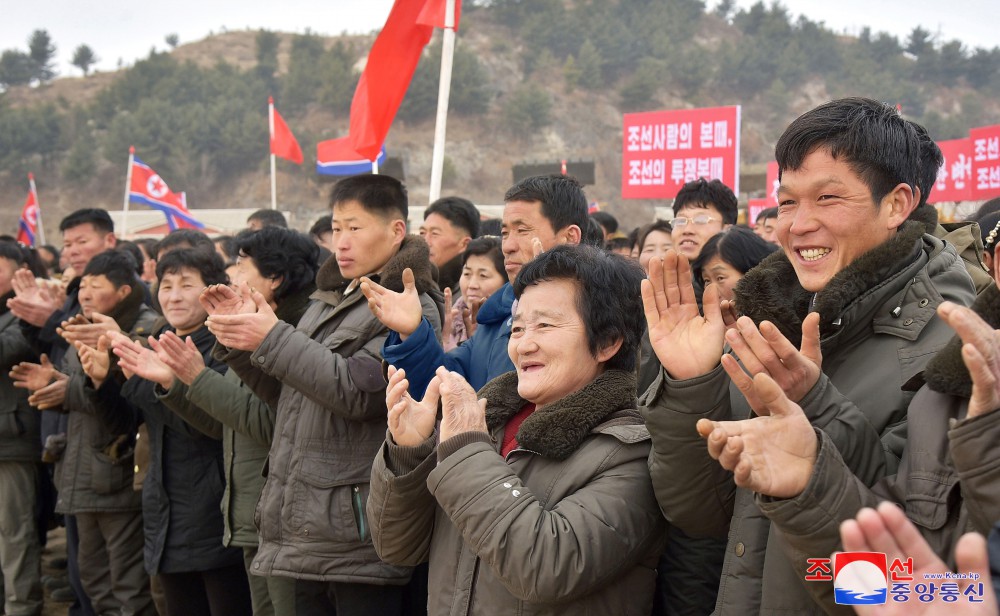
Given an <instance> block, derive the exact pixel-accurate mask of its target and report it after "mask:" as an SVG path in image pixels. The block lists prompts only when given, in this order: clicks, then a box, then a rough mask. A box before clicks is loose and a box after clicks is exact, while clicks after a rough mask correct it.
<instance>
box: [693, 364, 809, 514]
mask: <svg viewBox="0 0 1000 616" xmlns="http://www.w3.org/2000/svg"><path fill="white" fill-rule="evenodd" d="M750 387H751V394H752V395H753V397H754V399H755V400H757V401H758V403H759V404H760V405H761V407H760V410H759V411H758V414H760V415H761V416H760V417H754V418H752V419H744V420H742V421H710V420H708V419H700V420H698V424H697V429H698V433H699V434H700V435H701V436H702V437H704V438H705V439H706V441H707V442H708V453H709V455H711V456H712V458H714V459H716V460H718V461H719V464H721V465H722V467H723V468H725V469H726V470H730V471H732V472H733V478H734V480H735V481H736V485H738V486H740V487H741V488H747V489H749V490H752V491H754V492H758V493H760V494H765V495H767V496H773V497H775V498H793V497H795V496H798V495H799V494H801V493H802V491H803V490H805V487H806V485H807V484H808V483H809V477H810V476H811V475H812V471H813V467H814V466H815V464H816V454H817V449H818V442H817V438H816V432H815V430H814V429H813V427H812V425H811V424H810V423H809V419H808V418H806V416H805V413H803V412H802V409H801V407H799V405H797V404H795V403H794V402H792V401H791V400H789V399H788V397H787V396H786V395H785V393H784V391H782V389H781V387H779V386H778V384H777V383H775V382H774V380H773V379H772V378H771V377H769V376H767V375H766V374H758V375H757V376H755V377H754V379H753V381H752V383H751V386H750Z"/></svg>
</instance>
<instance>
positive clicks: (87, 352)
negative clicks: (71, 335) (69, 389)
mask: <svg viewBox="0 0 1000 616" xmlns="http://www.w3.org/2000/svg"><path fill="white" fill-rule="evenodd" d="M73 346H75V347H76V352H77V354H78V355H79V356H80V365H81V366H83V372H84V373H85V374H86V375H87V376H88V377H90V380H91V381H92V382H93V384H94V389H99V388H100V387H101V384H102V383H104V381H105V380H107V378H108V372H109V371H110V370H111V356H110V354H109V350H110V348H111V342H110V341H109V340H108V337H107V336H101V337H99V338H98V339H97V348H94V347H91V346H87V345H86V344H84V343H83V342H80V341H79V340H78V341H76V342H75V343H74V344H73Z"/></svg>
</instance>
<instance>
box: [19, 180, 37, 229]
mask: <svg viewBox="0 0 1000 616" xmlns="http://www.w3.org/2000/svg"><path fill="white" fill-rule="evenodd" d="M28 179H29V180H30V182H31V184H30V185H31V188H29V189H28V198H27V199H26V200H25V202H24V208H23V209H22V210H21V218H20V219H19V220H18V221H17V241H19V242H21V243H22V244H24V245H25V246H36V245H37V244H36V243H35V242H36V241H37V238H38V217H39V214H40V212H39V210H38V195H36V194H35V178H34V176H33V175H31V174H29V175H28Z"/></svg>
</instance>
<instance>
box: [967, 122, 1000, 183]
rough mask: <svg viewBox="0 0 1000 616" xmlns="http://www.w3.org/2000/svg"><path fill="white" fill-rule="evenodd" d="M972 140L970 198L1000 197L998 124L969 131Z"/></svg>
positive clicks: (999, 134) (999, 139) (999, 138)
mask: <svg viewBox="0 0 1000 616" xmlns="http://www.w3.org/2000/svg"><path fill="white" fill-rule="evenodd" d="M969 140H970V141H972V198H973V199H992V198H993V197H1000V124H996V125H993V126H982V127H979V128H973V129H972V130H970V131H969Z"/></svg>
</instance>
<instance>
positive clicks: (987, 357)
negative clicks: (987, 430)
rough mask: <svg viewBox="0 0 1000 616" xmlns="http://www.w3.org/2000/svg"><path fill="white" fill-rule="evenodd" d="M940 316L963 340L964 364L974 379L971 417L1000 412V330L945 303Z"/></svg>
mask: <svg viewBox="0 0 1000 616" xmlns="http://www.w3.org/2000/svg"><path fill="white" fill-rule="evenodd" d="M938 314H939V315H940V316H941V318H942V319H943V320H944V322H945V323H947V324H948V325H949V326H950V327H951V328H952V329H954V330H955V331H956V332H957V333H958V335H959V337H960V338H961V339H962V361H964V362H965V366H966V368H968V370H969V375H970V376H971V377H972V396H971V397H970V398H969V410H968V415H967V416H968V417H976V416H978V415H983V414H986V413H989V412H991V411H995V410H996V409H998V408H1000V330H995V329H993V328H992V327H990V325H989V324H988V323H986V321H983V319H982V318H980V317H979V315H977V314H976V313H975V312H973V311H972V310H970V309H969V308H965V307H963V306H959V305H958V304H954V303H952V302H942V304H941V305H940V306H938Z"/></svg>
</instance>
